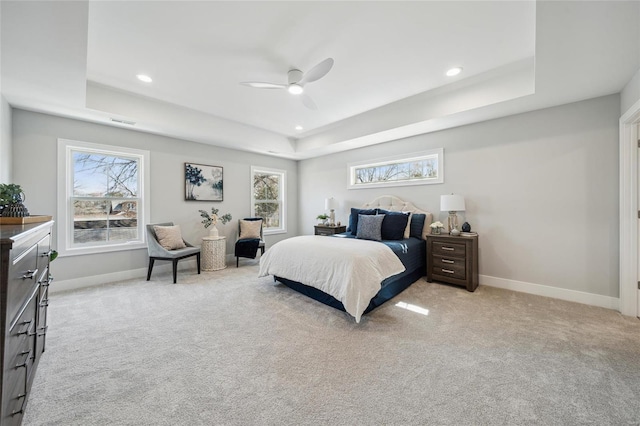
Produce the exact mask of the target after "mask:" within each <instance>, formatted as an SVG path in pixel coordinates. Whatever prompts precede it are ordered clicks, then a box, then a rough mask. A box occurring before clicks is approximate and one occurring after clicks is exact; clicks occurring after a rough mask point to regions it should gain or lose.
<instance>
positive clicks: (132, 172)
mask: <svg viewBox="0 0 640 426" xmlns="http://www.w3.org/2000/svg"><path fill="white" fill-rule="evenodd" d="M58 150H59V152H58V157H59V161H60V165H61V167H63V169H64V170H65V173H64V175H62V176H60V177H59V182H58V183H59V186H60V189H61V191H60V192H59V194H63V197H64V199H62V200H60V201H59V204H58V213H59V215H58V226H59V232H58V238H59V242H60V240H62V244H59V246H60V248H61V249H62V253H61V254H67V255H69V254H86V253H94V252H102V251H114V250H124V249H132V248H139V247H144V242H145V238H144V235H145V233H144V231H143V230H144V223H146V222H148V214H147V213H146V211H147V209H146V208H145V201H146V199H147V197H145V188H146V185H145V177H146V174H145V170H146V169H145V164H146V163H148V161H145V159H148V156H149V153H148V151H140V150H133V149H128V148H115V149H114V147H111V146H104V145H96V144H89V143H85V142H77V141H67V140H60V141H59V145H58ZM59 175H61V174H59ZM145 219H146V220H145Z"/></svg>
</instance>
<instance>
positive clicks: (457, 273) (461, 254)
mask: <svg viewBox="0 0 640 426" xmlns="http://www.w3.org/2000/svg"><path fill="white" fill-rule="evenodd" d="M427 281H428V282H431V281H440V282H444V283H449V284H456V285H460V286H463V287H465V288H466V289H467V290H469V291H474V290H475V289H476V288H477V287H478V236H477V235H476V236H471V237H460V236H451V235H428V236H427Z"/></svg>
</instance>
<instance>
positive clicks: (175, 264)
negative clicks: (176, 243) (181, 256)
mask: <svg viewBox="0 0 640 426" xmlns="http://www.w3.org/2000/svg"><path fill="white" fill-rule="evenodd" d="M177 279H178V259H173V283H174V284H175V283H176V281H177Z"/></svg>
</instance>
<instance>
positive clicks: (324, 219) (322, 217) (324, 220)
mask: <svg viewBox="0 0 640 426" xmlns="http://www.w3.org/2000/svg"><path fill="white" fill-rule="evenodd" d="M316 219H318V225H324V226H327V225H329V224H328V221H329V216H327V215H326V214H324V213H322V214H319V215H318V216H316Z"/></svg>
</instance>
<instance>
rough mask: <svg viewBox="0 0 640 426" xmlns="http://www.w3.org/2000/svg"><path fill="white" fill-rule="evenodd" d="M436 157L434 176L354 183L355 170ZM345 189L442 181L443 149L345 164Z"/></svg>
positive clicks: (428, 183)
mask: <svg viewBox="0 0 640 426" xmlns="http://www.w3.org/2000/svg"><path fill="white" fill-rule="evenodd" d="M433 157H436V158H437V161H438V176H437V177H435V178H421V179H411V180H401V181H384V182H372V183H359V184H358V183H356V170H357V169H362V168H367V167H376V166H384V165H390V164H402V163H410V162H412V161H420V160H426V159H429V158H433ZM347 171H348V175H347V189H366V188H381V187H392V186H413V185H433V184H439V183H444V149H443V148H435V149H430V150H427V151H420V152H414V153H411V154H401V155H394V156H391V157H384V158H377V159H374V160H366V161H358V162H353V163H348V164H347Z"/></svg>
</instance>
